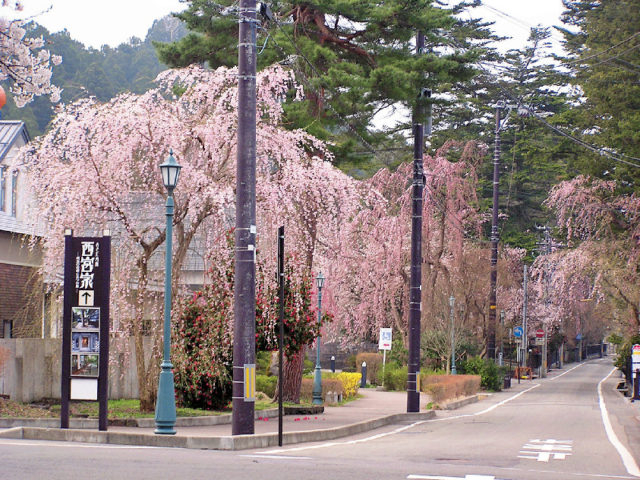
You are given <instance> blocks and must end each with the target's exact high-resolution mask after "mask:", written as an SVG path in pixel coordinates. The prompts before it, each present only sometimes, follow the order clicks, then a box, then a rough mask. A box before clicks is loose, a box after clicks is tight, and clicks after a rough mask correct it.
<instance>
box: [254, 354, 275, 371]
mask: <svg viewBox="0 0 640 480" xmlns="http://www.w3.org/2000/svg"><path fill="white" fill-rule="evenodd" d="M270 367H271V352H266V351H262V352H256V375H270V374H271V373H270V372H269V368H270Z"/></svg>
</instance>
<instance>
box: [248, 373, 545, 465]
mask: <svg viewBox="0 0 640 480" xmlns="http://www.w3.org/2000/svg"><path fill="white" fill-rule="evenodd" d="M539 386H540V384H539V383H538V384H536V385H533V386H531V387H529V388H527V389H526V390H523V391H522V392H520V393H516V394H515V395H512V396H511V397H509V398H506V399H505V400H502V401H501V402H498V403H496V404H495V405H492V406H491V407H489V408H485V409H484V410H481V411H480V412H476V413H468V414H464V415H456V416H453V417H445V418H435V419H432V420H419V421H417V422H414V423H412V424H410V425H406V426H404V427H399V428H396V429H395V430H392V431H390V432H386V433H379V434H377V435H372V436H370V437H365V438H360V439H358V440H349V441H346V442H327V443H321V444H319V445H308V446H302V447H293V448H282V449H281V448H279V449H277V450H267V451H265V452H256V454H257V455H261V454H265V455H269V454H271V453H285V452H299V451H302V450H315V449H318V448H326V447H334V446H337V445H355V444H357V443H364V442H369V441H371V440H377V439H378V438H383V437H386V436H389V435H394V434H396V433H400V432H404V431H405V430H408V429H410V428H413V427H416V426H418V425H422V424H423V423H430V422H442V421H447V420H456V419H458V418H465V417H475V416H478V415H483V414H485V413H489V412H491V411H492V410H494V409H496V408H498V407H500V406H502V405H504V404H505V403H508V402H510V401H512V400H515V399H516V398H518V397H519V396H520V395H524V394H525V393H527V392H529V391H531V390H533V389H534V388H537V387H539Z"/></svg>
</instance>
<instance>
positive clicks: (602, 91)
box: [560, 0, 640, 192]
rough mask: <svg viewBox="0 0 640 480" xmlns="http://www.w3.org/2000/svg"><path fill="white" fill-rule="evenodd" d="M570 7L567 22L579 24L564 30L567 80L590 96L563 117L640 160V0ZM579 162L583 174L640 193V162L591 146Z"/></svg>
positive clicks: (573, 0)
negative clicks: (604, 154)
mask: <svg viewBox="0 0 640 480" xmlns="http://www.w3.org/2000/svg"><path fill="white" fill-rule="evenodd" d="M564 5H565V7H567V11H566V14H565V16H564V17H563V21H564V22H565V23H568V24H569V25H571V26H572V27H573V28H572V29H571V31H569V30H567V31H565V32H564V33H565V37H566V39H567V49H568V51H569V56H568V58H567V59H565V60H566V62H567V65H568V67H569V69H570V71H569V72H568V74H567V82H568V83H573V84H574V85H577V86H579V87H580V88H581V90H582V91H583V92H584V99H583V101H582V102H581V103H580V104H578V105H575V108H572V109H571V110H569V111H567V112H566V114H565V115H563V117H562V118H561V119H560V120H561V121H562V123H563V125H564V126H566V128H570V129H571V130H572V132H573V133H574V135H576V136H579V137H581V138H582V139H584V140H585V141H587V142H588V143H591V144H595V145H596V146H603V147H609V148H610V149H613V151H615V152H617V153H620V154H624V155H628V156H630V157H636V158H639V157H640V136H639V135H638V132H639V131H640V83H639V82H638V75H639V72H640V69H639V67H638V65H640V49H638V48H637V47H638V45H639V44H640V37H639V36H638V25H640V0H625V1H617V2H595V1H577V0H564ZM626 158H627V159H628V160H631V161H632V162H633V160H632V159H630V158H628V157H626ZM634 163H639V162H638V161H635V162H634ZM574 164H575V167H576V168H577V169H579V170H580V171H581V172H582V173H586V174H591V175H595V176H598V177H604V178H609V179H610V178H614V179H617V180H621V181H623V182H624V184H625V187H626V189H628V190H631V191H636V192H637V191H638V185H639V183H638V182H639V180H640V169H638V168H637V167H635V166H632V165H628V164H625V163H621V162H613V161H610V160H607V159H606V158H604V157H601V156H598V155H594V154H590V153H588V152H586V151H585V150H581V151H580V155H576V156H575V159H574Z"/></svg>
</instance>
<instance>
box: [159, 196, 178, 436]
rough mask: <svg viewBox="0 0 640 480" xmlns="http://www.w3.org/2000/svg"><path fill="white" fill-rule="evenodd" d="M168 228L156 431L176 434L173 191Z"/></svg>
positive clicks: (168, 203)
mask: <svg viewBox="0 0 640 480" xmlns="http://www.w3.org/2000/svg"><path fill="white" fill-rule="evenodd" d="M166 207H167V212H166V216H167V230H166V232H167V233H166V241H165V245H166V251H165V255H164V270H165V272H164V332H163V335H164V339H163V340H164V351H163V353H164V355H163V360H162V365H161V368H162V371H161V372H160V381H159V383H158V400H157V402H156V429H155V433H157V434H163V435H175V433H176V431H175V430H174V429H173V426H174V425H175V424H176V396H175V390H174V384H173V365H172V364H171V359H170V355H171V265H172V261H171V260H172V259H171V257H172V252H173V207H174V204H173V191H172V190H169V195H167V203H166Z"/></svg>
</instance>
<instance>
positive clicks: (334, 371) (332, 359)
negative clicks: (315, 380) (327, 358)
mask: <svg viewBox="0 0 640 480" xmlns="http://www.w3.org/2000/svg"><path fill="white" fill-rule="evenodd" d="M331 371H332V372H333V373H336V357H335V355H331Z"/></svg>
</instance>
